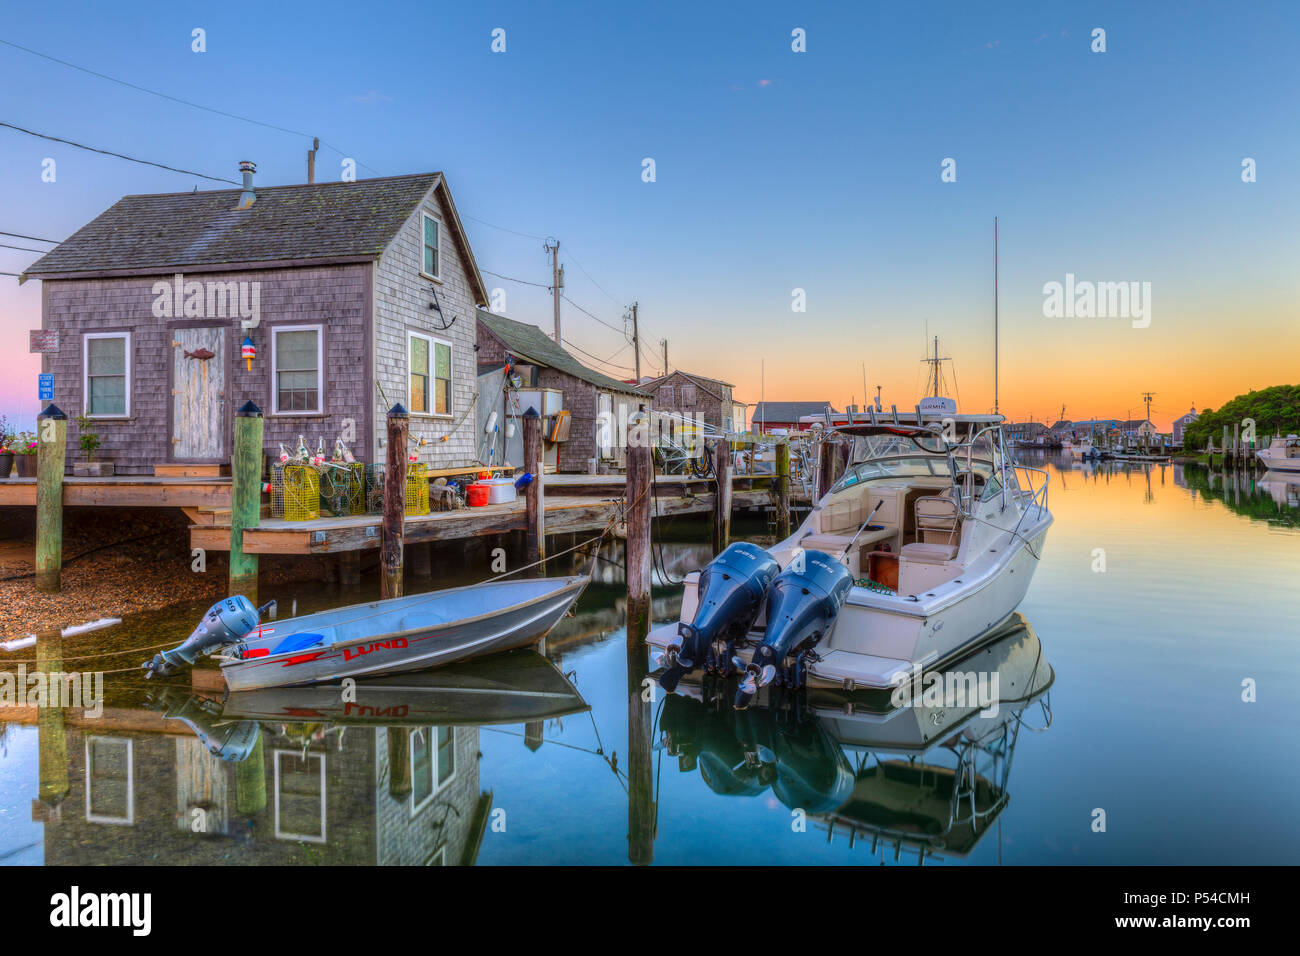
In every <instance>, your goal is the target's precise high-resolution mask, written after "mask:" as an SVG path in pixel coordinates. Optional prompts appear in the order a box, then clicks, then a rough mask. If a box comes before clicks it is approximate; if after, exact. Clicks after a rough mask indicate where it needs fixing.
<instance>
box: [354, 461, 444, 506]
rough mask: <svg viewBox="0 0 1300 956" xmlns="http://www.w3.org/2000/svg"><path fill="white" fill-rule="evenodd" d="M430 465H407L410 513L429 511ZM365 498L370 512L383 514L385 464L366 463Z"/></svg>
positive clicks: (416, 463)
mask: <svg viewBox="0 0 1300 956" xmlns="http://www.w3.org/2000/svg"><path fill="white" fill-rule="evenodd" d="M428 470H429V466H428V465H425V464H423V463H420V462H413V463H412V464H409V465H407V466H406V505H405V509H404V510H405V512H406V514H408V515H427V514H428V513H429V473H428ZM365 474H366V477H365V486H366V490H365V499H366V512H367V513H368V514H372V515H377V514H382V513H383V510H384V466H383V465H382V464H372V465H366V471H365Z"/></svg>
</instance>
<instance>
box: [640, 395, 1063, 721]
mask: <svg viewBox="0 0 1300 956" xmlns="http://www.w3.org/2000/svg"><path fill="white" fill-rule="evenodd" d="M1002 421H1003V419H1002V417H1001V416H999V415H958V414H955V413H952V414H942V416H941V415H940V413H937V412H936V413H928V412H927V411H926V410H925V409H924V408H917V410H916V414H915V415H911V414H898V413H894V414H893V415H892V416H888V420H886V416H879V417H878V416H877V415H876V414H875V412H874V410H873V411H872V413H871V420H870V421H868V422H860V423H856V424H850V425H843V426H838V427H836V428H833V429H828V430H827V432H828V438H832V439H834V440H836V441H838V442H840V443H846V444H848V445H849V463H848V466H847V469H846V471H845V472H844V474H843V475H842V476H841V477H840V478H839V479H838V480H837V481H836V482H835V483H834V484H833V486H832V487H831V488H830V490H829V491H828V492H827V493H826V494H825V495H823V496H822V498H821V499H820V500H819V501H818V502H817V504H816V506H815V507H814V508H813V510H812V512H811V513H810V514H809V516H808V517H807V519H806V520H805V521H804V522H803V524H802V525H801V526H800V527H799V529H798V530H797V531H796V532H795V533H794V534H792V535H791V536H790V537H788V538H787V539H786V540H784V541H781V542H779V543H778V544H776V545H774V546H773V547H771V548H768V549H766V550H764V549H761V548H759V547H757V546H756V545H753V544H747V543H738V544H734V545H732V546H731V547H729V548H728V549H726V550H725V551H723V552H722V553H721V554H720V555H718V557H716V558H715V559H714V560H713V561H712V562H710V564H709V565H708V566H706V567H705V568H704V569H703V570H702V571H700V572H699V573H697V574H692V575H690V576H688V577H687V579H686V586H685V594H684V597H683V600H682V612H681V619H680V621H678V622H676V623H673V624H669V625H666V626H663V627H659V628H656V629H654V630H652V631H651V632H650V635H649V637H648V638H647V641H648V643H649V644H650V645H651V646H652V647H653V648H655V649H657V650H658V651H659V652H660V653H659V654H658V656H657V658H656V663H657V664H658V665H660V666H662V667H663V668H664V671H663V675H662V676H661V679H660V682H661V684H662V685H663V686H664V687H665V689H668V690H672V689H674V687H675V686H676V684H677V682H678V681H680V680H681V679H682V678H683V677H684V676H685V675H687V674H689V673H690V672H692V671H693V670H696V669H702V670H704V671H705V672H707V673H711V674H715V675H728V674H731V673H735V672H741V673H743V674H744V675H745V680H742V681H741V684H740V687H739V689H738V691H737V699H736V706H738V707H743V706H746V705H747V702H748V701H749V700H752V699H753V696H754V694H755V692H756V691H757V690H758V689H759V688H761V687H762V686H764V685H765V684H768V683H772V682H776V683H777V684H778V685H787V686H795V687H799V686H808V687H810V688H811V687H841V688H844V689H848V690H852V689H855V688H871V687H877V688H886V687H891V686H893V685H894V684H896V683H897V681H898V680H900V679H902V678H903V677H904V676H905V675H906V674H908V673H909V672H910V671H911V670H912V669H913V667H914V666H916V665H922V664H924V665H942V664H944V663H945V662H947V661H950V660H952V659H954V658H956V657H957V656H959V655H961V654H963V653H967V652H969V651H970V650H972V649H973V648H974V647H976V646H977V645H978V644H979V643H980V642H982V641H985V640H987V639H988V638H989V636H990V635H991V634H993V633H994V632H995V630H996V628H998V626H999V625H1001V624H1002V623H1003V622H1005V621H1006V620H1007V619H1008V618H1009V617H1010V616H1011V614H1012V613H1013V612H1014V611H1015V609H1016V607H1017V605H1019V603H1020V601H1021V599H1023V598H1024V596H1025V592H1026V591H1027V590H1028V588H1029V582H1030V581H1031V580H1032V578H1033V574H1034V570H1035V569H1036V567H1037V564H1038V561H1039V558H1040V556H1041V554H1042V549H1043V543H1044V541H1045V539H1046V536H1047V530H1048V528H1049V526H1050V525H1051V523H1052V514H1051V512H1050V511H1049V510H1048V502H1047V487H1048V475H1047V473H1046V472H1045V471H1043V470H1041V469H1038V468H1031V467H1028V466H1024V465H1016V464H1014V463H1012V462H1011V461H1009V460H1008V458H1007V457H1006V455H1005V453H1004V448H1003V440H1002V428H1001V426H1002Z"/></svg>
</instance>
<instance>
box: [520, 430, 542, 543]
mask: <svg viewBox="0 0 1300 956" xmlns="http://www.w3.org/2000/svg"><path fill="white" fill-rule="evenodd" d="M544 464H545V463H544V462H543V460H542V419H541V416H540V415H538V414H537V410H536V409H535V408H530V409H528V411H526V412H524V471H526V472H531V473H532V476H533V480H532V481H530V482H529V483H528V486H527V487H526V488H524V505H525V510H526V521H525V530H524V546H525V550H526V552H527V555H526V557H525V560H526V561H527V562H528V563H529V564H534V563H536V562H538V561H541V560H542V559H543V558H545V557H546V508H545V503H544V500H543V498H542V468H543V465H544Z"/></svg>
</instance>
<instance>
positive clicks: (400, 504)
mask: <svg viewBox="0 0 1300 956" xmlns="http://www.w3.org/2000/svg"><path fill="white" fill-rule="evenodd" d="M410 428H411V416H410V413H408V412H407V410H406V409H405V408H403V407H402V405H401V403H400V402H399V403H398V404H396V405H394V406H393V407H392V408H390V409H389V410H388V455H387V458H386V459H385V462H386V463H385V465H384V519H383V523H382V525H381V528H382V532H381V533H382V535H383V537H382V544H381V554H382V571H383V573H382V575H381V576H380V581H379V596H380V597H381V598H395V597H401V596H402V536H403V534H404V532H405V524H404V523H405V521H406V442H407V438H408V436H409V434H410Z"/></svg>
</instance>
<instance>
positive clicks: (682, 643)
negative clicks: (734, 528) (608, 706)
mask: <svg viewBox="0 0 1300 956" xmlns="http://www.w3.org/2000/svg"><path fill="white" fill-rule="evenodd" d="M780 569H781V566H780V565H779V564H777V562H776V559H775V558H773V557H772V555H770V554H768V552H767V551H765V550H764V549H763V548H760V547H759V546H758V545H756V544H750V543H749V542H747V541H738V542H736V543H735V544H733V545H731V546H730V547H728V548H727V549H726V550H724V551H723V552H722V553H721V554H719V555H718V556H717V557H716V558H714V559H713V560H712V561H710V562H709V563H708V565H706V566H705V568H704V570H703V571H701V572H700V580H699V584H698V585H697V587H696V592H695V593H696V595H697V596H698V598H699V604H698V606H697V607H696V609H695V616H694V618H693V619H692V620H691V623H690V624H687V623H686V622H685V621H683V622H682V623H680V624H679V625H677V635H678V640H679V642H678V643H677V644H673V645H670V646H669V647H668V649H667V650H666V651H665V652H664V655H663V663H664V664H665V665H667V669H666V670H665V671H664V673H663V674H662V675H660V677H659V686H661V687H662V688H663V689H664V690H666V691H668V692H669V693H672V692H673V691H674V690H676V689H677V684H678V682H679V681H680V680H681V679H682V678H683V677H685V676H686V675H687V674H689V673H690V672H691V671H693V670H694V669H695V668H697V667H701V666H706V667H707V662H708V660H709V658H710V656H711V655H713V651H712V648H713V644H714V642H715V641H723V642H725V643H726V644H727V645H728V646H727V647H726V649H725V650H724V651H723V653H722V655H721V657H722V669H723V670H726V666H727V663H728V662H729V660H730V657H731V647H730V645H731V643H732V642H733V641H734V640H736V639H737V638H743V637H744V636H745V634H747V633H748V632H749V629H750V627H751V626H753V623H754V618H755V617H756V616H757V615H758V611H759V608H760V607H762V604H763V597H764V595H766V594H767V589H768V585H770V584H771V583H772V579H773V578H775V577H776V575H777V572H778V571H779V570H780ZM841 603H843V602H842V601H841Z"/></svg>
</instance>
